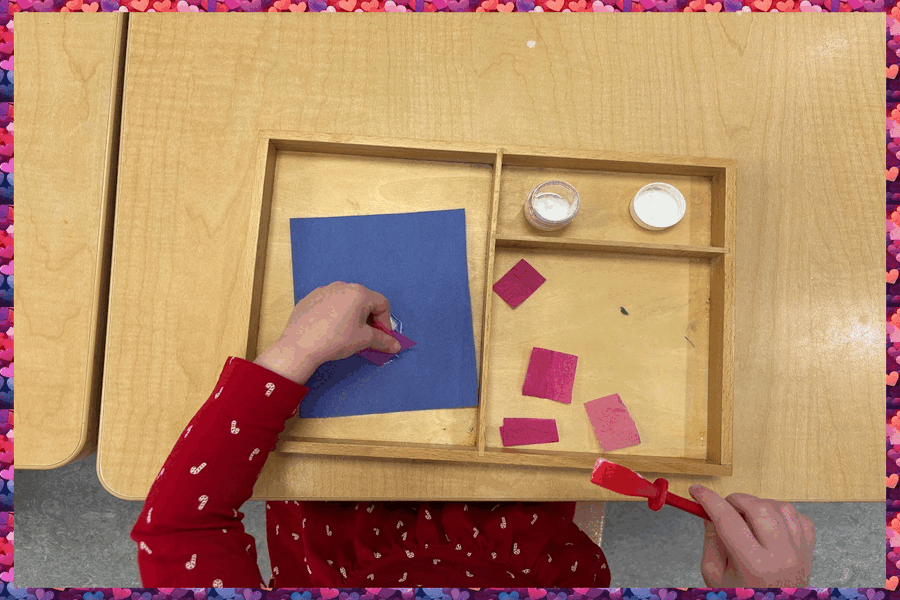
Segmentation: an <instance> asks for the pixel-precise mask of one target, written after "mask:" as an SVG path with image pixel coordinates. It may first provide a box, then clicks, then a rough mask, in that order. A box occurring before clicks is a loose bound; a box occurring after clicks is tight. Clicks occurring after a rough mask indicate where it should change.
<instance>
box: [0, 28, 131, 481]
mask: <svg viewBox="0 0 900 600" xmlns="http://www.w3.org/2000/svg"><path fill="white" fill-rule="evenodd" d="M124 33H125V19H124V15H122V14H114V15H99V14H97V15H81V14H79V15H62V14H52V15H48V14H42V13H28V12H20V13H18V14H17V15H16V33H15V37H16V41H15V45H16V48H15V52H16V97H15V101H16V116H15V125H16V134H15V150H16V190H15V204H16V218H15V224H16V259H17V263H18V264H17V267H18V270H17V272H16V286H15V299H14V300H15V302H14V303H15V308H16V356H15V358H16V384H17V385H16V392H15V408H16V410H15V412H16V468H19V469H51V468H55V467H60V466H62V465H64V464H66V463H69V462H72V461H73V460H76V459H78V458H82V457H84V456H87V455H88V454H90V453H91V452H93V451H94V449H95V448H96V446H97V430H98V424H99V416H100V384H101V369H102V360H103V344H104V339H105V330H106V303H107V299H108V294H109V271H110V264H109V262H110V256H111V249H112V247H111V244H112V218H111V214H112V208H113V201H114V194H115V181H114V178H115V159H116V154H117V151H118V150H117V149H118V139H119V138H118V135H119V131H118V118H119V115H118V110H119V101H120V99H119V97H118V96H117V94H119V93H120V91H121V90H120V87H121V70H122V68H124V55H123V49H124V39H123V36H124Z"/></svg>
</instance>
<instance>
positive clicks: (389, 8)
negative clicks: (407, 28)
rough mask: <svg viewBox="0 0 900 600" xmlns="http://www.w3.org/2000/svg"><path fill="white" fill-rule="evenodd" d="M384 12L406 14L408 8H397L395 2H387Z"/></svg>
mask: <svg viewBox="0 0 900 600" xmlns="http://www.w3.org/2000/svg"><path fill="white" fill-rule="evenodd" d="M384 12H406V7H405V6H397V4H395V3H394V0H387V2H385V3H384Z"/></svg>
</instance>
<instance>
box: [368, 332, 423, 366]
mask: <svg viewBox="0 0 900 600" xmlns="http://www.w3.org/2000/svg"><path fill="white" fill-rule="evenodd" d="M391 335H392V336H393V337H394V339H395V340H397V341H398V342H400V352H403V351H404V350H406V349H407V348H412V347H413V346H415V345H416V343H415V342H414V341H412V340H411V339H409V338H408V337H406V336H404V335H403V334H402V333H398V332H396V331H392V332H391ZM400 352H398V353H397V354H399V353H400ZM357 354H359V355H360V356H362V357H363V358H365V359H366V360H368V361H369V362H373V363H375V364H376V365H378V366H379V367H380V366H382V365H384V364H385V363H386V362H388V361H389V360H391V359H392V358H394V357H395V356H397V354H391V353H390V352H381V351H380V350H373V349H372V348H366V349H365V350H361V351H359V352H357Z"/></svg>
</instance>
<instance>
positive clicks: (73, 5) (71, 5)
mask: <svg viewBox="0 0 900 600" xmlns="http://www.w3.org/2000/svg"><path fill="white" fill-rule="evenodd" d="M81 4H82V2H81V0H69V1H68V2H66V8H68V9H69V10H71V11H72V12H75V11H76V10H81Z"/></svg>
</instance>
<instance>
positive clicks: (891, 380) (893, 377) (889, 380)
mask: <svg viewBox="0 0 900 600" xmlns="http://www.w3.org/2000/svg"><path fill="white" fill-rule="evenodd" d="M898 377H900V373H897V371H891V374H890V375H886V376H885V378H884V382H885V383H886V384H888V385H897V378H898Z"/></svg>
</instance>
